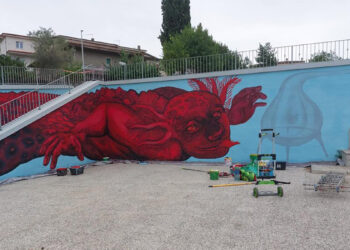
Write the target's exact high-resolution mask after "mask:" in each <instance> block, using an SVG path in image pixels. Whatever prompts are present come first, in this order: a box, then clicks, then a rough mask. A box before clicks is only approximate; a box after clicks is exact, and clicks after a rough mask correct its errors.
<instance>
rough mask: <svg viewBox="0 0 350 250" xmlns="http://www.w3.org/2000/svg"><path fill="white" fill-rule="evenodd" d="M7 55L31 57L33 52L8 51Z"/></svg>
mask: <svg viewBox="0 0 350 250" xmlns="http://www.w3.org/2000/svg"><path fill="white" fill-rule="evenodd" d="M7 53H9V54H14V55H24V56H31V55H33V54H34V53H33V52H27V51H21V50H8V51H7Z"/></svg>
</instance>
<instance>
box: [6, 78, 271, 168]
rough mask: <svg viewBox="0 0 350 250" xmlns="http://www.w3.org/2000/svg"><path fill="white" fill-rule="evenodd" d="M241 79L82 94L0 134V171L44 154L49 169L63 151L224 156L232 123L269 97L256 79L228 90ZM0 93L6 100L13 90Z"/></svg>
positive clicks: (244, 118)
mask: <svg viewBox="0 0 350 250" xmlns="http://www.w3.org/2000/svg"><path fill="white" fill-rule="evenodd" d="M239 82H240V79H239V78H237V77H226V78H223V79H222V80H221V81H219V80H218V78H207V79H204V80H199V79H193V80H190V81H189V84H190V86H191V87H192V88H193V91H186V90H184V89H180V88H174V87H161V88H157V89H153V90H149V91H146V92H145V91H142V92H140V93H137V92H136V91H135V90H128V91H125V90H123V89H121V88H118V89H108V88H102V89H100V90H97V91H96V92H95V93H88V94H84V95H82V96H81V97H79V98H77V99H75V100H74V101H72V102H70V103H68V104H66V105H64V106H63V107H61V108H60V109H58V110H56V111H54V112H52V113H50V114H49V115H47V116H45V117H43V118H42V119H40V120H38V121H36V122H34V123H32V124H30V125H29V126H27V127H25V128H24V129H22V130H20V131H18V132H17V133H15V134H13V135H11V136H10V137H8V138H6V139H5V140H2V141H0V175H4V174H5V173H8V172H10V171H12V170H13V169H15V168H16V167H17V166H19V165H20V164H22V163H25V162H28V161H30V160H32V159H34V158H38V157H41V156H44V160H43V164H44V165H48V164H50V168H52V169H53V168H55V167H56V165H57V160H58V157H59V156H61V155H68V156H77V157H78V158H79V159H80V160H83V159H84V157H87V158H89V159H93V160H101V159H102V158H103V157H105V156H109V157H111V158H114V159H136V160H175V161H181V160H186V159H188V158H189V157H191V156H193V157H197V158H218V157H222V156H225V155H226V154H227V152H228V151H229V149H230V147H232V146H234V145H236V144H238V143H239V142H236V141H231V138H230V125H236V124H242V123H245V122H246V121H248V120H249V119H250V118H251V117H252V116H253V114H254V112H255V109H256V108H257V107H260V106H264V105H266V103H264V102H257V100H258V99H266V95H265V94H263V93H262V92H261V89H262V88H261V86H257V87H249V88H244V89H242V90H241V91H240V92H239V93H237V94H236V95H233V88H234V86H235V85H236V84H238V83H239ZM0 95H1V98H2V99H1V98H0V100H4V99H6V98H5V97H6V96H11V95H13V94H12V93H6V94H5V93H2V94H0ZM9 99H10V98H8V99H7V100H9Z"/></svg>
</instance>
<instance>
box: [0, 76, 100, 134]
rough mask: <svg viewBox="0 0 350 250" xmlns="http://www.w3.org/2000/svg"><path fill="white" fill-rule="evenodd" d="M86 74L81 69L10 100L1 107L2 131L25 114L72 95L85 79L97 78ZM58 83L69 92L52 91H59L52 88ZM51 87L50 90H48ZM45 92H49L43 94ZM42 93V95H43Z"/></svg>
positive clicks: (0, 126)
mask: <svg viewBox="0 0 350 250" xmlns="http://www.w3.org/2000/svg"><path fill="white" fill-rule="evenodd" d="M80 71H83V74H84V77H83V75H78V74H79V73H80ZM85 74H86V72H85V71H84V70H83V69H79V70H77V71H75V72H73V73H70V74H68V75H65V76H63V77H60V78H58V79H55V80H54V81H51V82H50V83H48V84H46V85H36V86H35V87H34V89H33V90H31V91H29V92H26V93H24V94H23V95H20V96H18V97H16V98H14V99H12V100H9V101H7V102H5V103H3V104H1V105H0V130H1V128H2V126H3V125H5V124H8V123H10V122H12V121H14V120H16V119H18V118H19V117H21V116H22V115H24V114H27V113H28V112H30V111H32V110H35V109H37V108H38V109H41V106H42V105H43V104H45V103H48V102H49V101H52V100H53V99H55V98H56V97H58V96H60V95H62V94H64V93H67V92H68V93H70V91H71V89H72V88H73V87H76V86H78V85H80V84H81V83H83V82H85V81H84V78H86V79H87V81H88V80H96V79H95V77H94V76H93V77H91V76H90V75H85ZM57 82H63V84H64V85H65V86H67V87H68V91H66V92H64V93H62V90H61V93H59V92H56V93H55V92H54V93H52V91H54V90H57V89H56V88H51V87H50V86H52V85H54V84H55V83H57ZM48 87H50V88H48ZM44 90H48V91H46V92H43V91H44ZM41 92H42V93H41Z"/></svg>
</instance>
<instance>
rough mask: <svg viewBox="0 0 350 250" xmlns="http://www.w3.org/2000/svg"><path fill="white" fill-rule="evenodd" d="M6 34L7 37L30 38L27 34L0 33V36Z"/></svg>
mask: <svg viewBox="0 0 350 250" xmlns="http://www.w3.org/2000/svg"><path fill="white" fill-rule="evenodd" d="M7 36H8V37H14V38H20V39H27V40H31V37H29V36H23V35H17V34H11V33H1V34H0V38H5V37H7Z"/></svg>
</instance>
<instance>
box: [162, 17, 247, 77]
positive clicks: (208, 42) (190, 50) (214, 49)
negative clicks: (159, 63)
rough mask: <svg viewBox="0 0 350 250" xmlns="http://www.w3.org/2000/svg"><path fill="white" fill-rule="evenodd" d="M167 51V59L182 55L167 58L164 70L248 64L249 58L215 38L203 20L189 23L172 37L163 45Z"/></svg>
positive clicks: (214, 68)
mask: <svg viewBox="0 0 350 250" xmlns="http://www.w3.org/2000/svg"><path fill="white" fill-rule="evenodd" d="M163 55H164V59H165V60H169V59H176V58H181V59H179V60H171V61H163V70H164V71H166V72H167V73H168V74H169V73H170V74H173V73H174V72H179V73H185V72H184V70H186V71H191V72H197V73H199V72H210V71H221V70H230V69H238V68H245V67H246V64H247V62H248V61H246V59H243V58H242V56H241V55H239V54H238V53H237V52H235V51H230V50H229V48H228V47H227V46H226V45H224V44H222V43H220V42H217V41H215V40H214V39H213V37H212V36H211V35H209V33H208V30H207V29H203V27H202V25H201V24H199V25H198V26H197V27H190V26H187V27H185V28H184V29H183V30H182V31H181V33H178V34H176V35H174V36H171V37H170V41H169V42H166V43H164V45H163ZM203 56H205V57H203ZM188 57H190V58H188ZM199 57H201V58H199ZM184 58H188V59H184Z"/></svg>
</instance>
